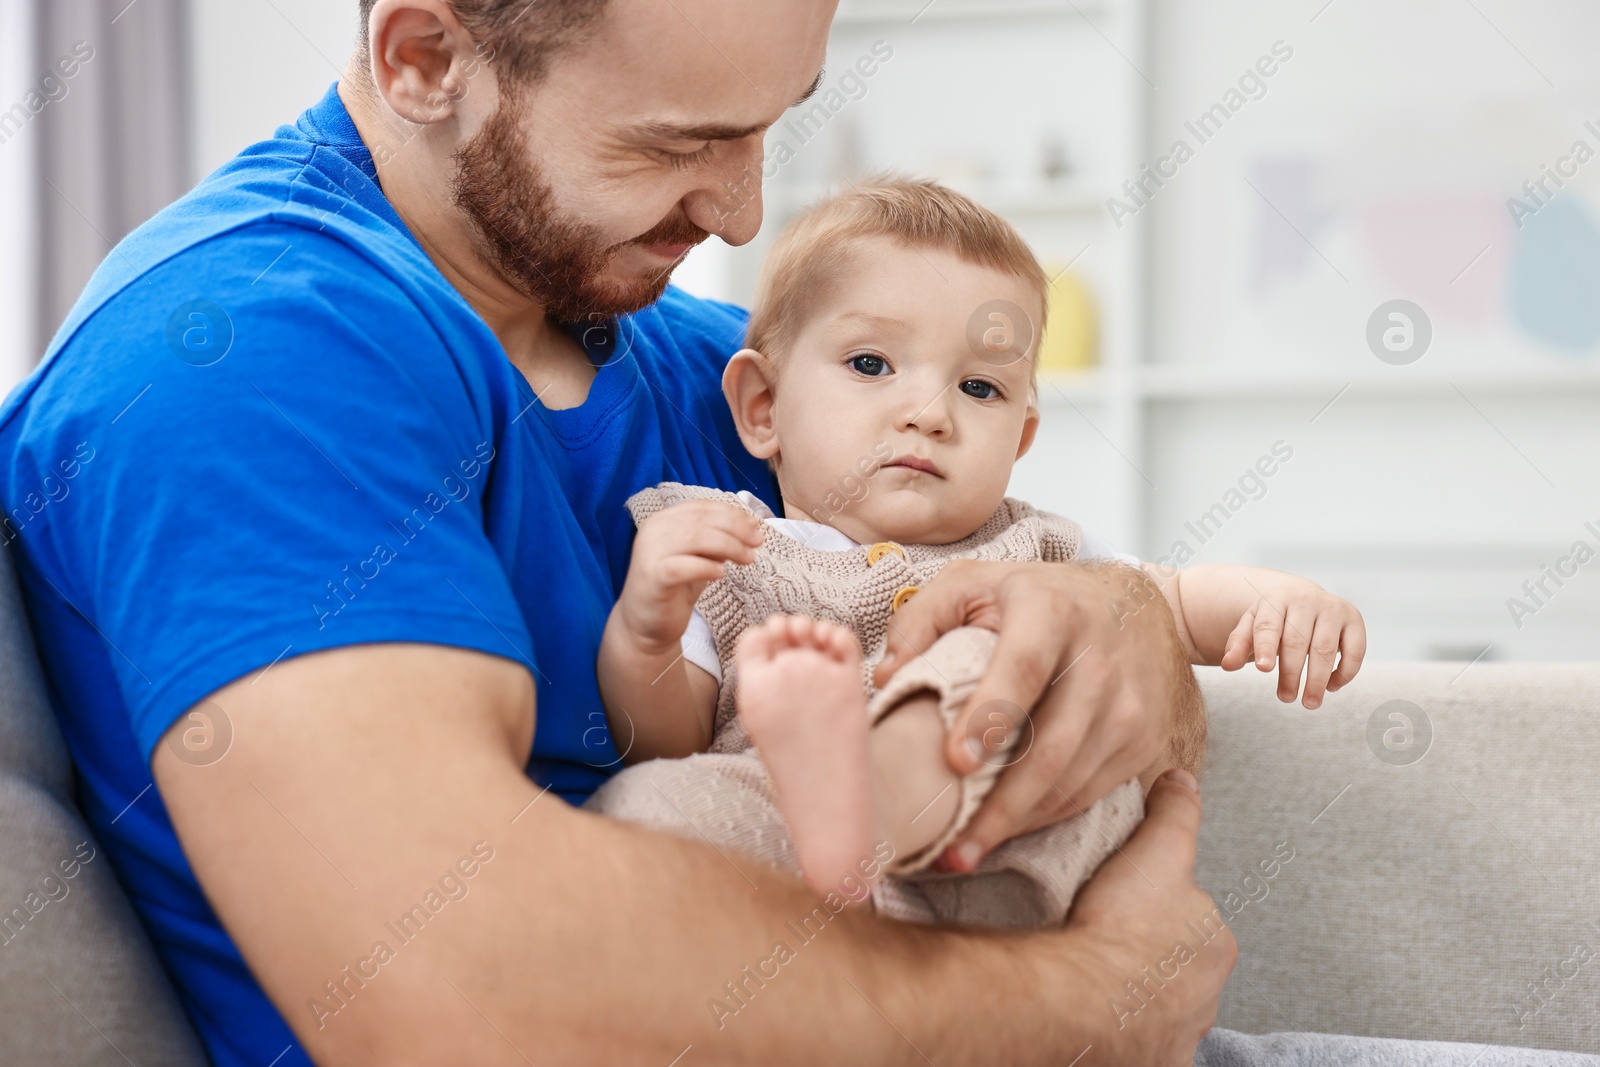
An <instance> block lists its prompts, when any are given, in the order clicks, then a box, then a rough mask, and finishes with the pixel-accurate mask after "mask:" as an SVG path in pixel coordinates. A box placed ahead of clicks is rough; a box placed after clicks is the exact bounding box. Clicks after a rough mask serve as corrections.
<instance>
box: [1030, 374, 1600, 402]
mask: <svg viewBox="0 0 1600 1067" xmlns="http://www.w3.org/2000/svg"><path fill="white" fill-rule="evenodd" d="M1452 387H1454V388H1455V389H1459V390H1461V392H1463V393H1465V394H1466V395H1467V396H1468V397H1469V398H1470V399H1473V400H1478V399H1483V398H1494V397H1502V396H1550V395H1559V394H1567V393H1590V392H1600V367H1541V368H1526V369H1509V368H1508V369H1482V368H1479V369H1469V368H1463V369H1461V370H1460V371H1455V372H1452V371H1449V370H1447V369H1443V368H1441V369H1436V370H1428V371H1419V370H1414V369H1412V368H1407V367H1394V368H1388V369H1386V370H1384V371H1379V372H1373V371H1362V372H1361V373H1358V374H1337V373H1333V372H1330V371H1327V370H1322V369H1318V370H1314V371H1301V372H1284V371H1281V370H1280V371H1252V370H1249V369H1247V368H1239V367H1226V368H1214V369H1207V368H1202V367H1195V368H1189V367H1150V366H1146V367H1140V368H1139V369H1138V371H1137V372H1136V373H1135V374H1134V375H1132V376H1131V377H1130V378H1129V379H1128V380H1127V385H1126V388H1128V389H1130V390H1131V391H1132V392H1133V394H1134V396H1135V397H1137V398H1139V399H1144V400H1274V399H1288V398H1299V397H1324V398H1326V399H1330V400H1331V399H1332V398H1333V397H1335V396H1338V395H1341V394H1342V393H1343V392H1344V391H1345V390H1349V391H1350V392H1352V393H1357V394H1361V395H1366V396H1374V395H1376V396H1417V395H1424V394H1439V393H1449V392H1451V390H1452ZM1110 388H1111V385H1110V379H1109V378H1108V377H1107V375H1106V374H1105V373H1104V371H1102V370H1101V369H1099V368H1087V369H1085V370H1082V371H1055V372H1045V373H1042V374H1041V375H1040V376H1039V394H1040V398H1041V400H1043V401H1044V402H1045V403H1049V402H1050V401H1051V400H1060V399H1063V398H1064V399H1066V400H1070V401H1072V402H1073V403H1080V402H1087V403H1096V402H1100V401H1103V400H1105V399H1106V395H1107V392H1108V390H1109V389H1110Z"/></svg>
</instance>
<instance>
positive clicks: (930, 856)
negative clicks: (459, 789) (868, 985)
mask: <svg viewBox="0 0 1600 1067" xmlns="http://www.w3.org/2000/svg"><path fill="white" fill-rule="evenodd" d="M686 500H726V501H728V502H729V503H732V504H735V505H737V506H739V507H745V505H744V503H743V502H742V501H740V500H739V498H738V497H736V496H734V495H733V494H731V493H724V492H721V491H720V490H716V489H707V488H702V487H698V486H686V485H679V484H676V483H673V482H667V483H664V484H662V485H660V486H657V487H656V488H654V489H647V490H644V491H643V492H641V493H638V494H636V495H635V496H634V497H632V498H631V499H630V500H629V501H628V509H629V510H630V511H631V512H632V513H633V517H634V520H635V521H636V522H640V523H642V522H643V521H644V520H645V519H647V518H648V517H650V516H651V515H653V514H655V513H656V512H658V511H661V510H663V509H664V508H667V507H671V506H672V505H673V504H677V503H680V502H682V501H686ZM746 510H750V509H749V508H746ZM762 529H763V531H764V533H765V542H764V543H763V545H762V546H761V548H760V549H759V550H758V551H757V553H756V558H755V560H754V562H752V563H749V564H745V565H738V564H734V565H730V566H729V568H728V574H727V577H725V578H723V579H720V580H718V581H715V582H712V583H711V585H709V586H708V587H707V588H706V591H705V592H704V593H703V594H702V595H701V597H700V599H699V602H698V603H697V605H696V606H697V608H698V609H699V611H700V613H701V614H702V615H703V616H704V617H705V619H706V621H707V622H708V623H709V624H710V627H711V631H712V635H713V637H714V639H715V642H716V647H717V658H718V660H719V661H720V662H721V666H722V679H723V681H722V687H721V691H720V693H719V696H718V700H717V711H716V720H715V728H714V732H713V739H712V743H711V747H710V749H709V750H708V751H707V752H706V753H703V754H700V755H694V756H690V757H688V758H686V759H678V760H651V761H649V762H647V763H642V764H638V765H636V766H633V767H630V768H628V769H626V770H623V771H622V772H620V773H619V774H617V775H616V776H615V777H613V778H612V779H611V780H610V781H609V782H607V783H606V784H605V785H604V786H602V787H601V788H600V789H599V790H598V791H597V792H596V793H595V794H594V796H593V797H592V798H591V799H590V801H589V802H588V804H587V805H585V806H586V807H588V808H590V809H591V810H594V811H598V812H601V813H603V814H606V815H611V816H614V817H616V818H622V819H627V820H629V821H631V822H638V823H642V824H644V825H647V826H651V827H655V828H657V829H663V830H668V831H672V832H674V833H678V834H680V835H683V836H685V837H690V838H698V839H702V840H705V841H708V842H710V843H711V844H712V845H714V846H716V847H718V848H719V849H724V848H731V849H735V850H737V851H739V852H742V853H745V854H746V855H749V856H753V857H755V858H757V859H761V860H765V861H767V862H769V863H772V864H775V865H777V866H779V867H782V868H785V869H787V870H790V871H793V872H796V873H798V871H799V864H798V861H797V860H796V857H795V852H794V846H793V843H792V842H791V841H790V838H789V834H788V831H787V829H786V828H785V826H784V822H783V817H782V815H781V814H779V812H778V809H777V807H776V806H775V805H774V803H773V799H772V788H771V784H770V782H769V780H768V778H767V773H766V769H765V767H764V766H763V764H762V762H761V759H760V757H759V755H758V754H757V752H756V750H755V748H754V747H753V746H752V744H751V742H750V738H749V736H748V735H747V734H746V733H745V731H744V727H743V726H742V725H741V724H740V722H739V718H738V715H737V709H736V703H735V695H736V693H737V689H738V679H737V677H736V668H735V664H734V659H733V649H734V645H735V643H736V642H737V640H738V638H739V635H740V634H741V633H743V632H744V630H745V628H746V627H748V626H751V625H755V624H758V623H760V622H762V621H763V620H765V619H767V618H769V617H771V616H772V615H775V614H780V613H781V614H799V615H810V616H813V617H815V618H822V619H829V620H832V621H834V622H837V623H840V624H841V625H844V626H848V627H849V628H850V629H851V630H852V631H853V632H854V633H855V636H856V638H857V640H858V641H860V643H861V647H862V649H863V650H864V651H865V652H866V653H867V657H866V663H865V665H864V668H863V674H862V685H863V688H864V689H865V690H866V692H867V695H868V696H869V698H870V701H871V702H870V706H869V712H868V714H869V716H870V718H871V720H872V721H874V722H875V721H877V719H878V718H879V717H881V716H882V715H883V714H885V713H886V712H888V711H890V710H892V709H893V708H894V707H895V706H897V705H898V704H900V703H901V702H903V701H904V700H905V699H906V698H907V697H910V696H912V695H914V694H916V693H919V692H924V691H931V692H933V693H934V694H936V695H937V696H938V698H939V702H940V713H941V715H943V716H944V718H945V722H946V724H947V725H949V724H951V723H953V722H954V720H955V716H956V713H957V712H958V711H959V710H960V709H961V708H962V706H963V705H964V704H965V702H966V700H967V698H968V697H969V696H970V695H971V694H972V691H973V689H974V688H975V686H976V685H977V682H978V680H979V678H980V677H981V676H982V674H983V670H984V668H985V667H986V666H987V664H988V662H989V659H990V657H991V655H992V653H993V650H994V643H995V635H994V634H993V633H992V632H991V631H989V630H984V629H979V628H976V627H970V626H969V627H961V628H959V629H956V630H953V631H951V632H950V633H948V634H946V635H944V636H943V637H942V638H940V639H939V641H938V642H937V643H936V644H935V645H934V646H933V647H932V648H931V649H929V650H928V652H927V653H926V654H925V655H924V656H922V657H920V658H919V659H917V660H915V661H913V662H911V663H908V664H906V665H905V666H903V667H901V668H900V670H899V671H897V672H896V673H895V675H894V677H893V678H892V679H891V680H890V682H889V684H888V685H887V686H886V687H885V688H884V689H883V690H882V691H881V692H874V688H873V684H872V677H871V673H872V665H873V664H875V663H876V662H877V661H878V660H879V659H880V658H881V656H882V654H883V647H884V642H885V639H886V635H887V633H888V627H889V619H890V616H891V614H892V613H893V611H894V610H895V609H896V608H897V607H898V606H900V604H903V603H904V601H905V600H906V599H908V598H909V597H910V595H911V594H912V593H914V592H915V590H916V589H917V588H918V587H920V586H922V585H925V584H927V583H928V582H929V581H931V580H932V579H933V577H934V576H935V575H936V574H938V573H939V571H940V570H941V569H942V568H943V567H944V565H945V564H946V563H948V562H949V561H950V560H952V559H975V560H1016V561H1045V562H1067V561H1069V560H1071V559H1073V558H1074V557H1075V556H1076V555H1077V553H1078V546H1079V541H1080V533H1079V530H1078V527H1077V525H1076V524H1075V523H1073V522H1071V521H1069V520H1067V519H1063V518H1059V517H1057V516H1054V515H1048V514H1045V513H1044V512H1041V511H1038V510H1036V509H1035V508H1033V507H1030V506H1029V505H1027V504H1024V503H1021V502H1019V501H1015V500H1009V499H1008V500H1006V501H1005V502H1004V503H1003V504H1001V506H1000V508H999V509H998V510H997V511H996V512H995V514H994V515H993V517H991V518H990V519H989V521H988V522H986V523H985V524H984V525H983V527H982V528H981V529H979V530H978V531H977V532H976V533H974V534H972V535H971V536H970V537H967V538H965V539H963V540H961V541H957V542H955V543H954V544H949V545H904V546H902V545H891V544H887V543H885V544H881V545H874V546H871V547H868V546H861V547H859V548H855V549H852V550H850V551H846V552H830V551H822V550H818V549H813V548H810V547H809V546H807V545H805V544H803V543H801V542H800V541H797V540H795V539H794V538H792V537H789V536H787V535H785V534H783V533H781V532H779V531H778V530H776V529H774V528H773V527H771V526H767V525H765V524H763V526H762ZM1008 733H1009V735H1010V736H1009V740H1010V742H1011V744H1012V746H1013V747H1012V748H1010V750H1009V751H1001V752H998V753H990V756H989V760H990V763H989V765H986V766H985V767H983V768H980V769H979V770H978V771H977V772H975V773H973V774H972V775H969V776H968V777H967V778H965V779H963V781H962V784H961V789H962V796H961V804H960V806H959V811H958V814H957V815H956V817H955V818H954V819H953V820H952V822H951V824H950V825H949V826H948V827H946V828H945V830H944V832H943V833H942V834H941V835H940V836H939V839H938V840H937V841H935V842H934V843H933V844H932V845H930V846H929V847H928V848H925V849H923V850H921V851H920V852H918V853H917V854H916V855H914V856H901V857H896V858H895V859H894V860H893V861H892V862H890V863H889V865H888V870H889V877H886V878H885V879H883V880H882V881H881V882H879V884H878V885H877V887H876V888H875V890H874V893H873V900H874V903H875V904H876V906H877V909H878V910H879V911H880V912H881V913H883V914H885V915H889V916H892V917H895V918H900V919H913V920H922V921H945V922H965V923H980V924H984V925H990V926H1004V927H1038V926H1045V925H1052V924H1059V923H1061V922H1062V921H1063V920H1064V919H1065V917H1066V913H1067V909H1068V908H1069V907H1070V906H1071V903H1072V897H1073V894H1074V893H1076V892H1077V890H1078V887H1079V886H1080V885H1082V884H1083V883H1084V882H1085V881H1086V880H1087V879H1088V877H1089V876H1090V875H1091V874H1093V873H1094V871H1095V868H1097V867H1098V866H1099V865H1100V863H1101V862H1102V861H1103V860H1104V859H1105V858H1106V857H1107V856H1108V855H1110V854H1111V852H1113V851H1114V850H1115V849H1116V848H1118V847H1120V846H1121V844H1122V843H1123V842H1124V841H1125V840H1126V839H1127V837H1128V835H1129V834H1131V833H1132V832H1133V829H1134V827H1135V826H1137V825H1138V823H1139V820H1140V819H1142V818H1143V817H1144V796H1143V791H1142V790H1141V789H1140V788H1139V783H1138V782H1137V781H1136V780H1135V781H1130V782H1126V783H1124V784H1123V785H1121V786H1119V787H1118V788H1117V789H1116V790H1115V791H1113V792H1112V794H1111V795H1110V796H1108V797H1106V798H1105V799H1104V800H1101V801H1100V802H1099V803H1097V804H1095V805H1094V806H1093V807H1092V808H1090V809H1089V811H1087V812H1085V813H1082V814H1080V815H1079V816H1077V817H1075V818H1072V819H1069V820H1067V821H1065V822H1061V823H1057V824H1056V825H1054V826H1050V827H1046V828H1045V829H1042V830H1037V831H1035V832H1033V833H1031V834H1026V835H1024V836H1022V837H1018V838H1015V839H1013V840H1011V841H1009V842H1006V843H1005V844H1004V845H1002V846H1000V847H999V848H997V849H996V850H995V851H994V852H993V853H991V854H990V855H989V856H988V857H986V858H985V859H984V861H983V862H982V863H981V864H979V866H978V868H977V869H976V870H975V871H973V872H972V873H971V874H965V875H952V874H942V873H938V872H934V871H931V870H928V869H927V867H928V865H929V864H930V863H932V862H933V860H934V859H936V858H937V857H938V855H939V854H940V853H941V852H942V851H943V850H944V848H945V847H946V845H948V844H949V843H950V842H951V841H952V840H954V838H955V837H956V836H957V834H958V833H959V831H960V830H961V829H962V828H963V827H964V826H965V825H966V824H967V822H968V821H969V820H970V819H971V818H972V815H973V813H974V812H975V811H976V810H977V808H978V806H979V804H980V802H981V801H982V800H983V798H984V796H985V795H986V794H987V793H988V791H989V789H990V788H991V787H992V786H993V784H994V781H995V779H996V778H997V777H998V775H999V773H1000V771H1001V770H1002V769H1003V768H1004V767H1005V766H1007V765H1009V764H1011V763H1014V762H1016V761H1017V760H1018V759H1021V758H1024V757H1025V756H1026V747H1027V746H1028V745H1030V744H1031V742H1032V733H1031V729H1030V728H1027V727H1025V728H1024V729H1022V730H1020V731H1009V732H1008Z"/></svg>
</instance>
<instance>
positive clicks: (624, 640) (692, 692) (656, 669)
mask: <svg viewBox="0 0 1600 1067" xmlns="http://www.w3.org/2000/svg"><path fill="white" fill-rule="evenodd" d="M760 544H761V525H760V522H759V521H758V520H757V519H756V518H755V517H754V516H753V515H751V514H750V513H749V512H746V511H744V510H742V509H740V508H738V507H735V506H734V505H732V504H726V503H722V502H720V501H714V500H698V501H690V502H687V503H683V504H678V505H677V506H675V507H671V508H668V509H667V510H665V511H662V512H658V513H657V514H655V515H652V516H651V517H650V518H648V519H646V520H645V521H644V522H643V523H642V524H641V525H640V527H639V536H638V539H637V540H636V541H635V542H634V546H633V559H632V562H631V563H630V564H629V566H628V577H627V580H626V581H625V582H624V583H623V586H622V595H621V596H619V597H618V598H617V605H616V607H614V608H613V609H612V610H611V616H610V618H608V619H607V620H606V629H605V633H604V634H603V635H602V637H601V639H600V656H599V661H598V663H597V664H596V670H597V671H598V673H599V679H600V697H601V699H602V700H603V701H604V702H605V709H606V718H607V720H608V721H609V723H610V726H611V736H612V737H613V738H615V739H616V743H617V748H618V750H619V751H621V752H622V758H623V761H624V762H626V763H630V764H631V763H640V762H643V761H644V760H650V759H661V758H665V759H675V758H679V757H682V756H688V755H692V754H693V753H696V752H704V751H705V750H706V748H707V747H708V746H709V745H710V744H711V729H712V726H713V721H714V718H715V715H716V705H717V681H716V679H715V678H713V677H712V676H711V675H710V674H708V673H707V672H706V671H704V670H702V669H701V668H699V667H697V666H695V665H694V664H692V663H690V662H688V661H687V660H685V659H684V658H683V647H682V639H683V632H684V630H685V629H686V628H687V627H688V625H689V616H690V615H691V614H692V613H693V611H694V604H695V601H696V600H698V599H699V598H700V594H701V593H702V592H704V591H705V588H706V586H707V585H709V584H710V583H711V582H712V581H714V580H716V579H718V578H721V577H722V576H723V574H724V573H726V570H727V564H728V563H730V562H731V563H749V562H750V561H751V560H752V559H754V558H755V550H756V548H757V547H759V546H760Z"/></svg>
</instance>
